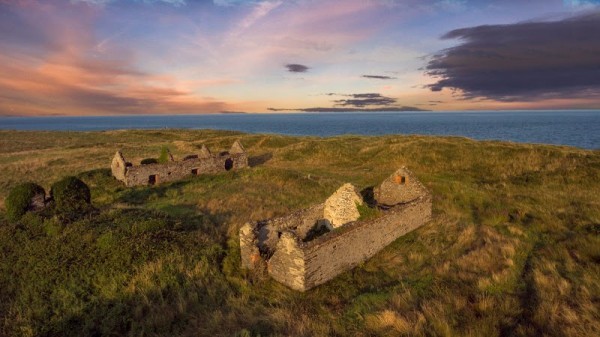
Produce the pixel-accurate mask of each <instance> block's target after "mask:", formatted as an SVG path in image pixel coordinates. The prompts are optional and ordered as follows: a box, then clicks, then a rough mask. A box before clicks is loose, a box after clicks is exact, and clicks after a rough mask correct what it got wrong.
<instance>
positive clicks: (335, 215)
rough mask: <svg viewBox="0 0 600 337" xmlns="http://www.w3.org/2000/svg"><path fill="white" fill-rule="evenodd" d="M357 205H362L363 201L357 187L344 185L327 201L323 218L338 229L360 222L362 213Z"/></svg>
mask: <svg viewBox="0 0 600 337" xmlns="http://www.w3.org/2000/svg"><path fill="white" fill-rule="evenodd" d="M357 204H358V205H362V204H363V199H362V197H361V196H360V194H359V193H358V191H357V190H356V187H354V185H352V184H344V185H342V187H340V188H339V189H338V190H337V191H335V193H333V194H332V195H331V196H330V197H329V198H328V199H327V200H326V201H325V208H324V209H323V217H324V218H325V219H327V220H329V222H330V223H331V225H332V227H333V228H338V227H340V226H343V225H344V224H347V223H348V222H352V221H356V220H358V218H359V217H360V213H359V212H358V208H357Z"/></svg>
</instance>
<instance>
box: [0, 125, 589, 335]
mask: <svg viewBox="0 0 600 337" xmlns="http://www.w3.org/2000/svg"><path fill="white" fill-rule="evenodd" d="M236 139H239V140H241V142H242V143H243V144H244V146H245V147H246V149H247V150H248V151H249V153H250V157H251V164H252V165H253V167H252V168H249V169H244V170H240V171H233V172H232V171H230V172H226V173H222V174H215V175H201V176H198V177H195V178H190V179H186V180H183V181H179V182H174V183H171V184H164V185H159V186H154V187H136V188H125V187H124V186H122V185H121V184H120V183H118V182H117V181H115V180H114V179H113V178H112V177H111V176H110V171H109V170H108V169H107V168H108V166H109V163H110V160H111V158H112V156H113V155H114V152H115V151H116V150H117V149H121V150H123V153H124V155H125V156H126V158H127V159H128V160H130V161H132V162H134V163H136V164H137V163H139V161H140V160H141V159H143V158H148V157H157V156H158V155H159V154H160V150H161V148H162V147H163V146H167V147H169V149H170V150H171V152H172V153H173V154H174V155H175V157H176V158H181V157H182V156H184V155H186V154H190V153H194V152H197V151H198V150H199V148H200V146H201V145H202V144H206V145H208V146H209V147H210V148H211V149H212V150H213V151H218V150H226V149H228V148H229V146H231V144H232V143H233V141H234V140H236ZM0 149H1V151H0V169H1V172H2V175H1V176H0V200H3V199H4V198H6V196H7V194H8V191H9V189H10V188H11V187H13V186H15V185H17V184H19V183H21V182H24V181H34V182H37V183H38V184H40V185H42V186H43V187H44V188H46V189H48V188H49V186H50V185H51V184H52V183H53V182H54V181H56V180H58V179H60V178H62V177H63V176H66V175H76V176H78V177H79V178H80V179H82V180H83V181H84V182H86V183H87V184H88V185H89V186H90V188H91V192H92V203H93V205H94V206H95V207H96V211H94V212H92V213H90V214H88V215H86V216H85V217H83V218H82V219H79V220H77V221H74V222H71V223H69V224H64V223H60V222H59V221H58V220H56V219H54V218H46V219H44V218H42V217H40V216H38V215H33V214H29V215H26V216H25V218H23V219H22V220H21V221H20V222H19V223H17V224H10V223H8V221H6V220H5V218H4V213H3V212H0V335H9V336H12V335H15V336H39V335H42V336H98V335H131V336H171V335H181V336H198V335H201V336H209V335H210V336H213V335H216V336H235V335H237V336H259V335H260V336H327V335H333V336H335V335H337V336H374V335H375V336H377V335H379V336H402V335H413V336H531V335H546V336H597V335H599V334H600V311H599V310H600V309H599V308H600V277H599V276H598V275H600V197H599V195H600V152H599V151H588V150H580V149H576V148H570V147H557V146H546V145H529V144H513V143H505V142H478V141H473V140H469V139H465V138H457V137H425V136H384V137H358V136H344V137H334V138H311V137H283V136H275V135H250V134H241V133H235V132H223V131H187V130H148V131H110V132H90V133H87V132H85V133H84V132H12V131H0ZM401 165H406V166H408V167H409V168H410V169H411V170H412V171H413V172H414V173H415V174H416V175H417V176H418V177H419V179H420V180H421V181H422V182H423V183H424V184H425V185H426V186H427V187H428V188H429V189H430V190H431V191H432V193H433V198H434V199H433V200H434V201H433V207H434V218H433V220H432V221H431V222H430V223H429V224H427V225H426V226H424V227H422V228H420V229H418V230H416V231H414V232H412V233H410V234H408V235H406V236H404V237H402V238H400V239H398V240H396V241H395V242H394V243H393V244H391V245H390V246H388V247H387V248H385V249H384V250H383V251H382V252H380V253H379V254H377V255H376V256H374V257H373V258H372V259H370V260H369V261H367V262H365V263H364V264H362V265H360V266H359V267H357V268H355V269H353V270H351V271H349V272H346V273H344V274H342V275H340V276H339V277H337V278H336V279H334V280H332V281H331V282H329V283H327V284H324V285H322V286H319V287H317V288H315V289H313V290H311V291H308V292H306V293H298V292H295V291H292V290H289V289H288V288H286V287H284V286H282V285H280V284H278V283H276V282H274V281H272V280H270V279H269V278H268V277H267V275H266V273H265V271H264V270H257V271H252V272H248V271H244V270H241V269H240V268H239V265H240V257H239V245H238V237H237V231H238V229H239V227H240V226H241V225H242V224H243V223H244V222H246V221H253V220H260V219H265V218H269V217H273V216H280V215H284V214H286V213H287V212H289V211H292V210H296V209H299V208H301V207H306V206H309V205H311V204H314V203H317V202H321V201H323V200H324V199H325V198H326V197H327V196H328V195H330V194H331V193H332V192H334V191H335V190H336V189H337V188H338V187H339V186H340V185H341V184H343V183H345V182H352V183H353V184H355V185H356V186H357V187H359V188H365V187H369V186H373V185H375V184H377V183H378V182H380V181H382V180H383V179H384V178H386V177H387V176H388V175H389V174H391V173H392V172H393V171H394V170H395V169H396V168H397V167H399V166H401ZM0 205H2V202H1V201H0ZM0 207H1V206H0Z"/></svg>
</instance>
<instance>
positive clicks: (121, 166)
mask: <svg viewBox="0 0 600 337" xmlns="http://www.w3.org/2000/svg"><path fill="white" fill-rule="evenodd" d="M238 144H239V142H238ZM236 148H238V149H243V147H242V146H241V144H239V146H238V147H236ZM247 166H248V155H247V154H246V153H245V152H242V153H239V152H238V153H233V154H231V153H228V152H225V153H224V154H219V155H212V154H211V153H210V151H209V150H208V148H206V147H205V146H203V147H202V149H201V153H200V155H198V157H197V158H194V157H193V156H188V157H186V160H182V161H172V160H169V161H168V162H166V163H162V164H160V163H157V164H148V165H139V166H132V165H130V164H128V163H127V162H125V158H123V155H122V154H121V152H117V153H116V154H115V156H114V158H113V160H112V162H111V170H112V174H113V176H114V177H115V178H116V179H118V180H120V181H123V182H124V183H125V185H127V186H140V185H155V184H159V183H163V182H169V181H176V180H180V179H183V178H186V177H188V176H192V175H198V174H203V173H218V172H223V171H229V170H232V169H240V168H244V167H247Z"/></svg>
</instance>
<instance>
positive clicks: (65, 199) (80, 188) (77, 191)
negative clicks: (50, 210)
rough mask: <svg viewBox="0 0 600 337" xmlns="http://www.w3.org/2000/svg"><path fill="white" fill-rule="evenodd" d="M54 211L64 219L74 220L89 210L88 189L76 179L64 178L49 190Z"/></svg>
mask: <svg viewBox="0 0 600 337" xmlns="http://www.w3.org/2000/svg"><path fill="white" fill-rule="evenodd" d="M50 197H51V198H52V200H53V201H54V210H55V211H56V213H57V214H59V215H61V216H62V217H64V218H65V219H75V218H77V217H79V216H80V215H82V214H85V213H86V212H87V211H89V210H90V203H91V193H90V188H89V187H88V186H87V185H86V184H85V183H84V182H83V181H81V180H80V179H78V178H76V177H65V178H63V179H61V180H59V181H57V182H55V183H54V184H52V188H51V189H50Z"/></svg>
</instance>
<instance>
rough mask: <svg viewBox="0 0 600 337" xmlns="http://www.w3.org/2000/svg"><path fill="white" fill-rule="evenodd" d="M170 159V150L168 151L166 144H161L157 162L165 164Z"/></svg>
mask: <svg viewBox="0 0 600 337" xmlns="http://www.w3.org/2000/svg"><path fill="white" fill-rule="evenodd" d="M170 161H171V152H170V151H169V148H168V147H166V146H163V147H162V149H160V157H158V162H159V163H161V164H165V163H168V162H170Z"/></svg>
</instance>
